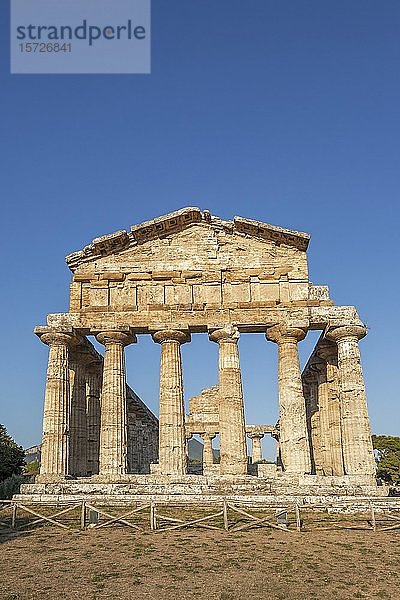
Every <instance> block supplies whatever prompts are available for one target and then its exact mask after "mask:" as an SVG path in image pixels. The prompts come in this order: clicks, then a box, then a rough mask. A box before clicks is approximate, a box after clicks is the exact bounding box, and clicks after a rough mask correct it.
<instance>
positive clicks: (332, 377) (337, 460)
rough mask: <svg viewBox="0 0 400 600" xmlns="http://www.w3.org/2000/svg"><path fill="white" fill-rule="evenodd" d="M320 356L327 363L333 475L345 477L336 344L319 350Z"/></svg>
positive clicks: (326, 377) (328, 425) (328, 429)
mask: <svg viewBox="0 0 400 600" xmlns="http://www.w3.org/2000/svg"><path fill="white" fill-rule="evenodd" d="M318 355H319V356H320V357H321V358H322V359H323V360H324V361H325V369H324V377H325V381H326V386H327V396H328V405H327V411H328V417H327V435H328V436H329V446H330V453H329V454H330V468H331V474H332V475H335V476H341V475H344V468H343V449H342V427H341V415H340V393H339V371H338V364H337V361H338V353H337V346H336V344H330V345H329V346H327V345H324V346H323V347H322V348H320V349H319V350H318Z"/></svg>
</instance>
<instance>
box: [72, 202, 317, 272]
mask: <svg viewBox="0 0 400 600" xmlns="http://www.w3.org/2000/svg"><path fill="white" fill-rule="evenodd" d="M199 226H200V227H201V228H202V231H203V233H204V235H205V236H207V235H208V233H207V230H209V231H213V232H216V233H217V232H218V233H219V234H222V235H224V234H227V235H231V236H236V237H237V238H246V239H247V243H248V244H249V246H250V245H251V243H250V242H249V240H251V239H252V238H253V239H255V240H259V241H260V242H263V241H264V242H267V243H268V244H269V245H272V246H275V247H279V246H281V245H283V246H286V247H288V248H293V249H296V250H298V251H301V252H305V251H306V250H307V246H308V242H309V239H310V236H309V235H308V234H307V233H304V232H299V231H294V230H291V229H284V228H282V227H277V226H275V225H270V224H268V223H263V222H260V221H255V220H252V219H245V218H243V217H234V218H233V220H231V221H228V220H222V219H220V218H219V217H215V216H213V215H211V214H210V212H209V211H207V210H205V211H201V210H200V209H199V208H196V207H187V208H183V209H182V210H178V211H176V212H173V213H169V214H167V215H164V216H161V217H158V218H156V219H153V220H151V221H145V222H144V223H140V224H138V225H133V226H132V227H131V229H130V231H126V230H120V231H116V232H114V233H112V234H110V235H105V236H102V237H98V238H95V239H94V240H93V241H92V242H91V244H89V245H88V246H86V247H85V248H83V249H82V250H80V251H78V252H74V253H72V254H69V255H68V256H67V257H66V261H67V264H68V266H69V267H70V269H71V270H72V271H75V270H76V269H77V268H78V267H79V266H80V265H84V264H87V263H92V262H94V261H98V260H99V259H101V258H103V257H107V256H113V255H114V256H115V255H116V254H119V253H124V255H127V251H129V250H132V251H133V254H134V253H135V248H138V247H139V246H142V245H144V244H148V243H151V242H153V241H156V240H161V239H165V238H171V237H174V236H179V235H180V234H182V233H183V232H184V231H186V230H187V229H190V228H194V227H196V228H197V229H199ZM139 254H140V252H139Z"/></svg>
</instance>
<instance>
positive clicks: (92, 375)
mask: <svg viewBox="0 0 400 600" xmlns="http://www.w3.org/2000/svg"><path fill="white" fill-rule="evenodd" d="M100 390H101V371H100V370H99V369H96V368H95V367H94V366H92V367H89V369H88V371H87V373H86V416H87V471H88V475H96V474H98V472H99V449H100Z"/></svg>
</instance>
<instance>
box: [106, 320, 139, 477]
mask: <svg viewBox="0 0 400 600" xmlns="http://www.w3.org/2000/svg"><path fill="white" fill-rule="evenodd" d="M97 339H98V341H99V342H100V343H102V344H104V345H105V352H104V363H103V384H102V390H101V418H100V453H99V474H100V475H104V476H106V477H111V478H118V475H124V474H126V473H127V407H126V373H125V352H124V346H126V345H127V344H128V343H132V342H133V341H136V340H135V338H134V337H132V336H128V335H127V334H125V333H122V332H116V331H110V332H108V331H107V332H104V333H101V334H99V335H98V336H97Z"/></svg>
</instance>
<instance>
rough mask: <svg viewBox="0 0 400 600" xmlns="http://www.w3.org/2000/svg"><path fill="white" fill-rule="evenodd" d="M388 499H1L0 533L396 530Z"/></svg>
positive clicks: (394, 509)
mask: <svg viewBox="0 0 400 600" xmlns="http://www.w3.org/2000/svg"><path fill="white" fill-rule="evenodd" d="M388 500H389V499H384V501H381V502H380V501H379V499H371V500H368V501H365V499H364V500H363V501H362V502H361V501H360V500H354V499H352V500H349V501H341V502H332V503H324V504H305V503H298V502H292V503H286V504H278V503H276V504H270V503H268V504H264V505H263V504H261V503H248V502H246V501H240V502H239V501H236V500H235V501H231V500H230V499H228V498H223V499H219V500H217V501H213V502H206V501H204V502H201V503H200V502H197V503H188V502H181V503H179V501H173V502H172V501H171V502H161V501H151V502H143V503H136V504H133V503H130V504H129V505H122V504H119V505H117V504H113V505H107V506H104V505H102V504H100V503H98V502H93V503H92V502H88V501H87V500H80V501H76V502H69V503H68V502H59V503H57V504H47V503H38V502H36V503H31V504H28V503H26V502H18V501H14V500H0V533H1V532H2V531H3V532H4V531H6V532H9V531H26V530H35V529H37V528H38V527H40V526H54V527H57V528H60V529H63V530H65V531H77V530H94V529H102V528H106V527H112V526H120V527H128V528H130V529H132V530H134V531H136V532H145V531H153V532H154V533H159V532H165V531H173V530H180V529H184V528H189V527H190V528H200V529H208V530H222V531H227V532H232V533H234V532H238V531H245V530H250V529H259V528H263V527H266V528H270V529H277V530H280V531H283V532H285V533H287V534H289V535H290V534H291V533H293V532H296V531H297V532H307V531H316V530H332V529H336V530H337V529H355V530H365V531H394V530H400V499H395V498H393V502H390V501H388ZM361 505H362V507H361Z"/></svg>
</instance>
